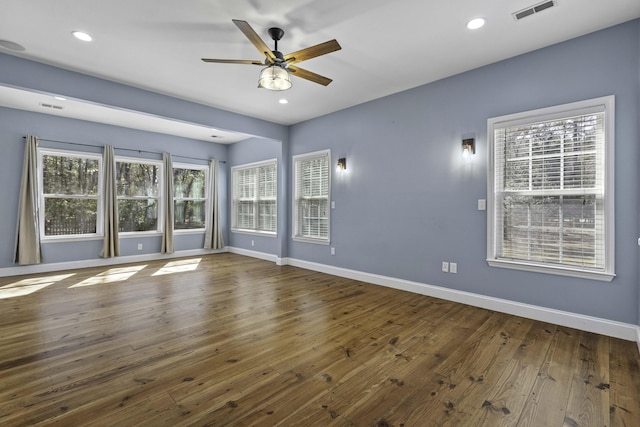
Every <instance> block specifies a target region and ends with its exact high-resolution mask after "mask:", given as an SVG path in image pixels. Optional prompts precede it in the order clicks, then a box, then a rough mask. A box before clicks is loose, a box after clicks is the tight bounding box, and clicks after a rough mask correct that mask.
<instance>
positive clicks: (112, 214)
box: [100, 145, 120, 258]
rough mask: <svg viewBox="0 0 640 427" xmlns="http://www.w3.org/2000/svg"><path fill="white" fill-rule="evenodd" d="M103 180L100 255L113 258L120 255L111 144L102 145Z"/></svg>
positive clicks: (113, 161)
mask: <svg viewBox="0 0 640 427" xmlns="http://www.w3.org/2000/svg"><path fill="white" fill-rule="evenodd" d="M102 168H103V169H104V174H103V177H104V182H103V184H102V196H103V200H104V242H103V245H102V251H100V256H101V257H103V258H113V257H116V256H118V255H120V241H119V240H118V199H117V193H116V159H115V154H114V152H113V147H112V146H111V145H105V146H104V153H103V155H102Z"/></svg>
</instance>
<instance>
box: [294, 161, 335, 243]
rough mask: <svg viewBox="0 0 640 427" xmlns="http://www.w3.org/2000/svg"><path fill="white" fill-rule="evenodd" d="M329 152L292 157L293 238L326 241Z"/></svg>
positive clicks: (327, 237)
mask: <svg viewBox="0 0 640 427" xmlns="http://www.w3.org/2000/svg"><path fill="white" fill-rule="evenodd" d="M330 157H331V156H330V152H329V151H328V150H327V151H322V152H317V153H311V154H306V155H300V156H295V157H294V168H295V172H294V173H295V189H294V194H295V198H294V215H293V218H294V230H293V237H294V238H298V239H302V240H311V241H319V242H327V243H328V242H329V188H330V186H329V180H330V176H329V163H330Z"/></svg>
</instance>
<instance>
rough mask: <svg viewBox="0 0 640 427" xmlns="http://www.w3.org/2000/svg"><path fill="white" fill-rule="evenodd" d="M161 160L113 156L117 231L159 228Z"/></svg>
mask: <svg viewBox="0 0 640 427" xmlns="http://www.w3.org/2000/svg"><path fill="white" fill-rule="evenodd" d="M161 167H162V164H161V163H160V162H154V161H149V160H140V159H125V158H117V159H116V194H117V196H118V219H119V225H120V227H119V231H120V232H135V231H158V230H159V221H158V213H159V212H160V209H159V208H160V197H159V195H160V185H161V182H160V181H161V177H162V175H161Z"/></svg>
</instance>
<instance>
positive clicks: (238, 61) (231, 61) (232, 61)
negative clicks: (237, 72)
mask: <svg viewBox="0 0 640 427" xmlns="http://www.w3.org/2000/svg"><path fill="white" fill-rule="evenodd" d="M202 60H203V61H204V62H217V63H220V64H250V65H262V66H264V65H265V64H264V62H260V61H252V60H251V59H213V58H202Z"/></svg>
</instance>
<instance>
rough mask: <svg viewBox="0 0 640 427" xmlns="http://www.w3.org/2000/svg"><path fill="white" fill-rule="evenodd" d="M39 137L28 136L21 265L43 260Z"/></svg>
mask: <svg viewBox="0 0 640 427" xmlns="http://www.w3.org/2000/svg"><path fill="white" fill-rule="evenodd" d="M37 149H38V138H36V137H35V136H32V135H28V136H27V137H26V144H25V147H24V164H23V166H22V183H21V185H20V204H19V205H18V209H19V210H18V227H17V236H16V254H15V260H14V261H15V262H17V263H18V264H20V265H28V264H39V263H40V262H42V252H41V250H40V225H39V219H38V216H39V214H38V178H37V177H38V163H37V160H38V151H37Z"/></svg>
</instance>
